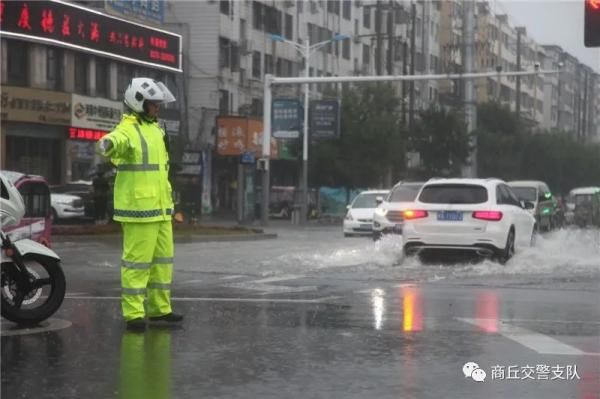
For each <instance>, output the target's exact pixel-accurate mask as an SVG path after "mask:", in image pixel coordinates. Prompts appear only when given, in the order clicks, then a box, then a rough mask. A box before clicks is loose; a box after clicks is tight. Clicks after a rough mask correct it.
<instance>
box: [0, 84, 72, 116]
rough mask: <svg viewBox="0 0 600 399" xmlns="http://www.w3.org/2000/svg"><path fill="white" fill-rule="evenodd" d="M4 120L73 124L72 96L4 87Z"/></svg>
mask: <svg viewBox="0 0 600 399" xmlns="http://www.w3.org/2000/svg"><path fill="white" fill-rule="evenodd" d="M2 120H3V121H17V122H33V123H44V124H49V125H66V126H69V125H70V124H71V95H70V94H67V93H61V92H55V91H47V90H37V89H30V88H25V87H12V86H2Z"/></svg>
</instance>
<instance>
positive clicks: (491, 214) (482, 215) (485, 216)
mask: <svg viewBox="0 0 600 399" xmlns="http://www.w3.org/2000/svg"><path fill="white" fill-rule="evenodd" d="M473 219H480V220H487V221H490V222H497V221H499V220H502V212H498V211H476V212H473Z"/></svg>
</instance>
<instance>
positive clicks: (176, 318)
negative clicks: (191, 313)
mask: <svg viewBox="0 0 600 399" xmlns="http://www.w3.org/2000/svg"><path fill="white" fill-rule="evenodd" d="M182 320H183V316H182V315H180V314H176V313H168V314H165V315H162V316H156V317H150V321H166V322H168V323H179V322H180V321H182Z"/></svg>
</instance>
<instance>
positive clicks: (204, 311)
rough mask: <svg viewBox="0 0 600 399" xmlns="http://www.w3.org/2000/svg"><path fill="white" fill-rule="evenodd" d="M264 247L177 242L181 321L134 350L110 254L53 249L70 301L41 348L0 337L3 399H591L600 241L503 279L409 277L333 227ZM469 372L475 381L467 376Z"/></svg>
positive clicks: (497, 275) (549, 248)
mask: <svg viewBox="0 0 600 399" xmlns="http://www.w3.org/2000/svg"><path fill="white" fill-rule="evenodd" d="M276 232H277V234H278V236H279V238H277V239H275V240H265V241H256V242H231V243H222V242H220V243H193V242H186V243H178V244H177V246H176V268H175V278H174V284H173V290H172V291H173V297H174V300H173V305H174V308H175V310H176V311H178V312H180V313H182V314H184V315H185V320H184V322H183V323H182V324H181V325H180V326H177V327H172V326H161V325H152V326H150V327H149V328H148V329H147V330H146V332H144V333H132V332H128V331H127V330H126V329H125V328H124V325H123V321H122V319H121V315H120V308H119V298H118V296H119V268H118V265H119V255H120V250H119V244H118V242H117V241H118V240H114V239H102V240H96V239H89V238H80V239H76V240H67V241H64V240H63V241H60V240H59V241H57V242H55V250H56V251H57V252H58V253H59V254H60V255H61V256H62V257H63V267H64V270H65V273H66V276H67V281H68V294H67V298H66V299H65V302H64V304H63V306H62V308H61V309H60V310H59V311H58V312H57V313H56V314H55V315H54V316H53V318H52V319H51V320H49V321H48V322H45V323H43V325H42V326H40V327H41V328H40V330H38V331H36V330H29V331H27V330H22V329H19V328H18V327H16V326H14V325H13V324H12V323H9V322H6V321H5V320H2V341H1V350H2V353H1V356H2V360H1V372H2V376H1V384H2V386H1V388H2V397H6V398H132V399H133V398H150V399H154V398H156V399H158V398H283V397H292V398H513V397H514V398H557V399H558V398H561V399H562V398H585V399H591V398H598V397H600V306H599V305H600V256H598V255H600V246H597V245H598V243H600V241H597V238H598V236H597V235H596V232H591V231H588V232H580V231H566V232H558V233H554V234H553V235H549V236H548V237H546V238H544V239H543V240H542V242H541V244H539V245H540V247H539V248H537V249H536V250H535V251H525V252H524V253H522V254H520V255H518V256H517V257H516V258H515V259H513V261H511V262H510V263H509V265H507V266H505V267H502V266H499V265H497V264H493V263H491V262H483V263H480V264H476V265H471V264H459V265H454V266H447V265H445V266H441V265H422V264H420V263H419V262H418V261H416V260H414V259H402V258H401V256H400V253H399V245H398V243H397V242H396V241H394V240H389V241H387V242H380V243H377V244H375V243H373V242H371V241H370V240H368V239H365V238H350V239H344V238H343V237H342V235H341V231H339V229H337V228H331V227H319V228H315V227H313V228H305V229H300V228H298V229H283V228H282V229H278V230H277V231H276ZM567 252H568V253H567ZM468 362H474V363H476V364H477V367H475V369H476V368H479V369H480V370H479V371H476V372H474V373H473V374H471V373H470V371H472V370H471V369H469V370H466V369H467V368H468V367H467V368H466V369H465V371H467V374H470V375H471V376H465V374H464V371H463V366H464V365H465V364H466V363H468ZM483 373H485V378H484V379H483V381H475V379H480V380H481V379H482V378H481V377H482V376H483ZM473 376H475V377H473ZM474 378H475V379H474Z"/></svg>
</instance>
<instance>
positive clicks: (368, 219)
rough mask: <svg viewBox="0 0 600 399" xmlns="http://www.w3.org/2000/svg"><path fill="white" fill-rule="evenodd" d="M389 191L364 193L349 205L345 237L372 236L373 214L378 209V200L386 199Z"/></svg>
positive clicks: (345, 219) (345, 220)
mask: <svg viewBox="0 0 600 399" xmlns="http://www.w3.org/2000/svg"><path fill="white" fill-rule="evenodd" d="M388 193H389V191H387V190H372V191H363V192H362V193H360V194H358V195H357V196H356V198H354V201H352V203H351V204H350V205H348V211H347V212H346V217H345V218H344V237H350V236H353V235H358V234H360V235H370V234H371V232H372V230H373V213H374V212H375V208H376V207H377V198H378V197H384V196H386V195H387V194H388Z"/></svg>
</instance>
